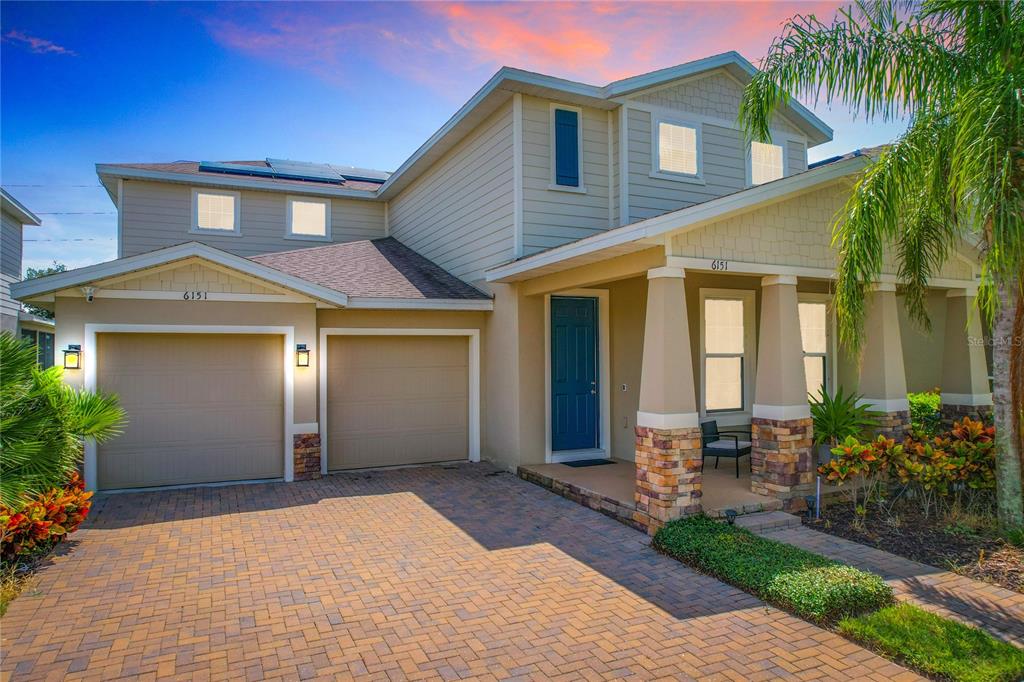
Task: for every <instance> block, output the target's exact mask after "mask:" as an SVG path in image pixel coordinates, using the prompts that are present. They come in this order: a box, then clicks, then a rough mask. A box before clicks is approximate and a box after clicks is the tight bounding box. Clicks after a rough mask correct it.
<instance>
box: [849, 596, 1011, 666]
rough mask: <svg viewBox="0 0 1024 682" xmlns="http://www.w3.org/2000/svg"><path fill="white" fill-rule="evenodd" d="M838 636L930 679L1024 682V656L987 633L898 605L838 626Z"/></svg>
mask: <svg viewBox="0 0 1024 682" xmlns="http://www.w3.org/2000/svg"><path fill="white" fill-rule="evenodd" d="M839 631H840V632H841V633H843V634H844V635H846V636H847V637H849V638H851V639H854V640H856V641H858V642H861V643H863V644H866V645H867V646H870V647H872V648H874V649H876V650H877V651H879V652H881V653H883V654H885V655H886V656H889V657H892V658H896V659H899V660H901V661H903V662H905V663H906V664H907V665H909V666H911V667H913V668H916V669H917V670H920V671H921V672H923V673H926V674H928V675H934V676H937V677H941V678H943V679H950V680H956V681H957V682H975V681H977V682H982V681H985V682H999V681H1001V680H1005V681H1007V682H1009V681H1010V680H1020V679H1022V678H1024V651H1022V650H1020V649H1018V648H1017V647H1014V646H1012V645H1010V644H1007V643H1006V642H1001V641H999V640H997V639H996V638H995V637H993V636H992V635H990V634H988V633H987V632H983V631H982V630H979V629H977V628H972V627H968V626H966V625H963V624H962V623H958V622H956V621H953V620H950V619H948V618H942V617H941V616H936V615H935V614H933V613H928V612H927V611H924V610H923V609H920V608H918V607H916V606H914V605H912V604H906V603H904V604H898V605H896V606H890V607H887V608H884V609H882V610H880V611H876V612H874V613H871V614H868V615H864V616H859V617H856V618H845V619H843V620H842V621H840V622H839Z"/></svg>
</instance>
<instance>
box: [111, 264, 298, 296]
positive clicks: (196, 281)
mask: <svg viewBox="0 0 1024 682" xmlns="http://www.w3.org/2000/svg"><path fill="white" fill-rule="evenodd" d="M97 287H98V288H100V289H117V290H126V291H181V292H185V291H206V292H210V293H219V294H280V293H282V292H281V291H278V290H277V289H272V288H270V287H267V286H263V285H262V284H259V283H258V282H256V281H254V280H249V279H245V278H243V277H240V276H238V275H234V274H231V273H230V272H228V271H227V270H220V269H218V268H213V267H210V266H208V265H203V264H201V263H200V262H198V261H196V262H190V263H186V264H184V265H179V266H176V267H169V268H165V269H163V270H157V271H155V272H154V271H149V272H147V273H145V274H143V275H142V276H140V277H130V278H121V279H119V280H115V281H110V282H98V283H97Z"/></svg>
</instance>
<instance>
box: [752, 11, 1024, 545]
mask: <svg viewBox="0 0 1024 682" xmlns="http://www.w3.org/2000/svg"><path fill="white" fill-rule="evenodd" d="M1022 88H1024V3H1022V2H1021V0H1011V1H1009V2H1003V1H998V0H983V1H978V0H923V2H920V3H907V2H901V3H896V2H894V1H893V0H885V1H883V2H880V3H878V4H865V3H858V4H856V5H854V6H852V7H850V8H848V9H845V10H842V11H840V12H838V13H837V14H836V16H835V18H834V19H833V20H832V21H831V22H829V23H825V22H822V21H820V20H818V19H817V18H815V17H814V16H813V15H808V16H802V15H798V16H795V17H793V18H792V19H790V20H789V21H788V22H787V23H786V25H785V26H784V28H783V30H782V35H781V36H780V37H779V38H777V39H776V40H775V42H774V43H773V44H772V46H771V48H770V49H769V51H768V54H767V56H766V57H765V58H764V60H763V62H762V64H761V70H760V72H759V73H758V74H756V75H755V76H754V78H753V80H752V81H751V83H750V84H749V85H748V87H747V88H746V91H745V93H744V96H743V101H742V104H741V108H740V120H741V123H742V125H743V127H744V129H745V130H746V133H747V136H748V138H750V139H757V140H761V141H768V140H769V139H770V134H769V131H768V129H769V123H770V122H771V120H772V116H773V113H774V112H775V110H776V109H777V108H778V107H779V106H780V105H781V104H783V103H785V102H787V101H788V97H789V95H788V93H791V92H792V93H795V94H796V95H798V96H801V97H806V98H809V99H810V100H813V101H815V102H817V101H820V100H822V99H823V100H824V101H829V102H841V103H844V104H846V105H847V106H849V107H850V108H851V109H852V110H853V112H854V113H855V114H856V115H863V116H864V117H865V118H866V119H868V120H872V119H876V120H877V119H882V120H887V119H892V118H896V117H901V116H909V117H910V126H909V128H908V130H907V131H906V132H905V133H904V134H903V135H902V136H900V137H899V138H898V139H897V140H896V141H895V142H893V143H892V144H891V145H889V146H887V147H885V148H883V150H882V151H881V153H880V154H879V155H878V157H877V158H876V159H875V161H874V163H873V164H872V165H871V166H870V167H869V168H868V169H867V170H865V172H864V173H863V175H862V176H861V177H860V179H859V180H858V182H857V184H856V185H855V188H854V190H853V193H852V195H851V197H850V199H849V201H848V202H847V204H846V206H845V207H844V209H843V210H842V211H840V212H839V214H838V216H837V219H836V222H835V225H834V226H833V245H835V246H836V247H837V248H838V249H839V265H838V280H837V283H836V296H835V303H836V308H837V311H838V313H839V327H840V337H841V339H842V341H843V343H844V345H845V346H846V347H847V348H848V349H849V350H851V351H852V352H856V351H858V350H859V348H860V344H861V341H862V335H863V320H864V302H865V292H866V290H867V285H868V284H869V283H870V282H872V281H874V280H876V279H877V277H878V275H879V274H880V273H881V269H882V262H883V250H884V249H885V248H886V246H888V245H892V246H893V247H894V253H895V256H896V260H897V263H898V277H899V280H900V283H901V284H902V286H903V290H904V292H905V302H906V305H907V308H908V311H909V312H910V314H911V315H912V317H913V318H914V319H916V320H917V321H918V322H919V323H921V324H922V325H923V326H924V327H925V328H928V327H929V326H930V324H929V320H928V314H927V311H926V309H925V297H926V293H927V287H928V280H929V278H930V277H932V276H933V275H934V274H935V273H936V272H938V270H939V268H940V267H941V266H942V265H943V263H944V262H946V260H947V259H949V258H950V257H951V256H952V255H953V253H954V251H955V249H957V248H960V247H961V245H962V244H963V243H965V242H966V243H967V244H969V245H973V246H974V247H975V248H977V250H978V253H979V254H980V259H981V282H980V285H979V292H978V299H977V300H978V305H979V306H980V308H981V310H982V312H983V313H984V314H985V316H986V318H987V320H988V322H989V323H990V325H991V330H992V337H993V341H994V346H993V365H994V368H993V369H994V372H993V373H994V377H995V384H994V386H993V399H994V400H993V402H994V403H995V406H994V417H995V423H996V434H997V448H996V457H997V462H996V471H997V480H998V486H997V507H998V515H999V520H1000V522H1001V523H1002V524H1003V525H1004V526H1006V527H1020V526H1021V525H1024V512H1022V502H1021V474H1020V469H1021V467H1020V454H1019V449H1020V446H1021V441H1020V430H1019V429H1020V423H1021V421H1024V378H1022V377H1024V348H1022V347H1021V345H1022V342H1024V337H1022V336H1021V335H1020V334H1021V331H1022V329H1021V327H1024V319H1022V318H1024V311H1022V309H1021V308H1020V307H1019V306H1021V300H1022V286H1024V275H1022V273H1024V198H1022V191H1024V190H1022V186H1024V91H1022ZM1015 315H1016V318H1017V320H1016V324H1017V328H1018V329H1017V332H1016V335H1015V332H1014V324H1015V320H1014V318H1015ZM1013 377H1016V379H1013Z"/></svg>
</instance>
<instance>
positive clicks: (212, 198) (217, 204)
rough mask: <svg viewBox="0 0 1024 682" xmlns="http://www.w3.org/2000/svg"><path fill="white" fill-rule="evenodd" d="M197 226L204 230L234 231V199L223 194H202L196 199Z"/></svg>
mask: <svg viewBox="0 0 1024 682" xmlns="http://www.w3.org/2000/svg"><path fill="white" fill-rule="evenodd" d="M197 202H198V206H197V210H196V214H197V219H198V226H199V227H201V228H202V229H204V230H231V231H234V229H235V198H234V197H233V196H230V195H225V194H203V193H200V194H199V196H198V198H197Z"/></svg>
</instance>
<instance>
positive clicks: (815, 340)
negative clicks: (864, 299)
mask: <svg viewBox="0 0 1024 682" xmlns="http://www.w3.org/2000/svg"><path fill="white" fill-rule="evenodd" d="M798 307H799V312H800V340H801V342H802V344H803V351H804V377H805V379H806V380H807V393H809V394H810V395H811V396H813V397H815V398H817V397H818V395H819V394H820V393H821V392H822V391H825V392H827V391H828V390H829V385H828V370H829V366H828V306H827V304H826V303H825V302H823V301H822V302H818V301H800V302H799V304H798Z"/></svg>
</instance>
